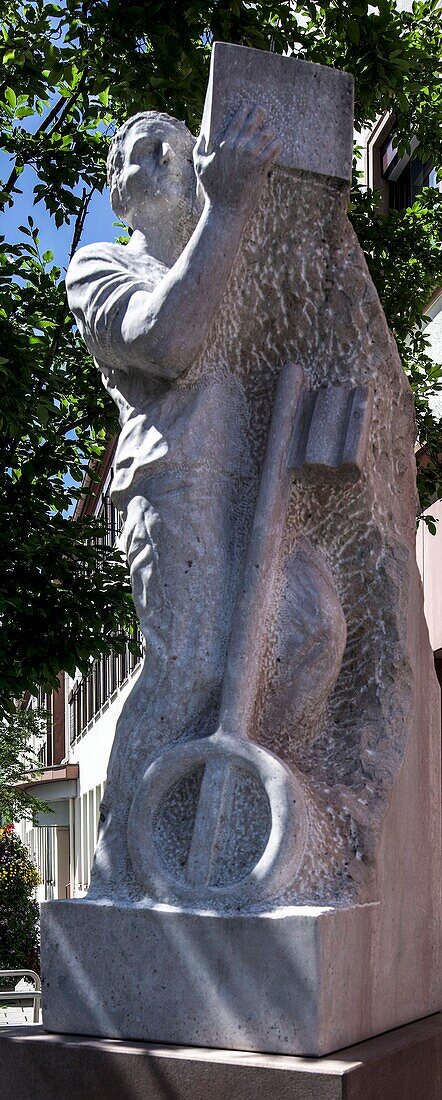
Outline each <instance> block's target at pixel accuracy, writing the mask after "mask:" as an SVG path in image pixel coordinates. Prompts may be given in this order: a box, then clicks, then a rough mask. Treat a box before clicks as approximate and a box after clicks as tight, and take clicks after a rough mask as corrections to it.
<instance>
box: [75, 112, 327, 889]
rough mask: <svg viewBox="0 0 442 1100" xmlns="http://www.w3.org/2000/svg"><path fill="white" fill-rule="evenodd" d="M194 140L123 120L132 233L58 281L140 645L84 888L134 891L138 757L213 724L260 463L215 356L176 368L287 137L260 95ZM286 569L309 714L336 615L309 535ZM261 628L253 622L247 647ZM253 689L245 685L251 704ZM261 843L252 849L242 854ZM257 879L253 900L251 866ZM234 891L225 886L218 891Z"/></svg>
mask: <svg viewBox="0 0 442 1100" xmlns="http://www.w3.org/2000/svg"><path fill="white" fill-rule="evenodd" d="M205 144H206V142H205V138H204V135H201V137H200V139H199V141H198V143H197V144H196V145H195V143H194V139H193V138H192V135H191V134H190V133H189V131H188V130H187V129H186V127H185V126H184V124H183V123H182V122H179V121H178V120H176V119H172V118H170V117H169V116H167V115H160V114H158V113H155V112H147V113H145V114H139V115H136V116H135V117H134V118H132V119H129V121H128V122H127V123H125V125H124V126H123V127H122V128H121V130H120V131H119V132H118V133H117V135H116V137H115V138H114V139H113V142H112V145H111V150H110V154H109V161H108V176H109V189H110V196H111V202H112V206H113V209H114V212H115V213H116V214H117V216H118V217H121V218H123V219H124V220H125V221H126V222H127V224H128V225H130V226H131V228H132V230H133V234H132V236H131V239H130V242H129V244H128V245H127V246H125V247H124V246H122V245H118V244H116V245H112V244H107V243H104V244H101V245H89V246H87V247H86V248H82V249H80V250H79V252H77V254H76V255H75V257H74V259H73V261H72V263H71V264H70V267H69V271H68V275H67V280H66V285H67V292H68V299H69V303H70V306H71V308H72V310H73V313H74V316H75V318H76V321H77V324H78V326H79V329H80V332H81V334H82V336H83V338H84V340H85V342H86V344H87V347H88V349H89V351H90V352H91V354H93V355H94V357H95V361H96V363H97V366H98V367H99V368H100V369H101V372H102V376H103V381H104V385H105V386H106V388H107V389H108V391H109V393H110V394H111V396H112V397H113V399H114V400H115V402H116V403H117V406H118V409H119V414H120V422H121V433H120V436H119V440H118V446H117V452H116V457H115V474H114V479H113V484H112V498H113V501H114V503H115V504H116V505H117V507H118V508H119V509H121V510H122V512H123V515H124V530H123V542H124V545H125V550H126V553H127V557H128V561H129V565H130V571H131V581H132V589H133V596H134V602H135V606H136V610H137V614H138V617H139V620H140V625H141V628H142V631H143V634H144V636H145V639H146V645H147V650H146V659H145V667H144V671H143V674H142V677H141V681H140V684H139V686H138V687H137V689H136V691H135V693H134V697H133V698H131V700H130V703H129V707H128V708H126V710H125V712H124V715H123V718H122V720H120V723H119V727H118V731H117V737H116V740H115V744H114V748H113V754H112V760H111V765H110V768H109V776H108V782H107V791H106V796H105V799H104V803H103V807H102V825H103V828H102V831H101V840H100V850H99V853H98V854H97V859H96V861H95V866H94V871H93V884H92V887H91V895H92V894H93V895H94V896H95V895H97V893H98V894H99V895H100V894H103V892H104V894H106V892H108V891H109V878H111V881H112V896H115V894H116V895H117V896H118V894H120V895H121V896H125V895H126V893H127V892H129V893H131V894H132V893H134V892H135V895H136V892H137V886H136V885H135V886H134V884H133V868H131V867H130V866H128V865H127V848H126V844H125V843H124V844H123V846H121V844H120V841H121V838H122V836H123V837H124V835H125V832H126V831H127V815H128V812H129V810H130V806H131V803H132V799H133V793H134V785H136V784H137V782H139V776H140V769H141V770H142V771H144V769H145V768H146V766H147V765H148V763H149V762H150V761H152V759H154V758H155V757H156V756H157V755H158V750H159V749H160V748H161V747H162V746H164V745H169V744H171V743H172V744H175V743H176V741H177V740H181V739H185V740H187V738H188V737H189V733H190V732H191V733H192V735H195V734H196V735H198V734H199V732H203V731H204V732H207V731H208V730H210V729H211V726H213V721H214V717H215V720H216V714H217V709H218V706H219V696H220V689H221V684H222V681H223V675H224V668H225V654H226V648H227V642H228V637H229V632H230V630H231V624H232V612H233V607H234V601H235V594H236V591H237V587H238V583H239V580H240V576H241V563H242V559H243V557H244V552H245V547H246V544H247V537H248V529H249V525H250V518H251V514H252V511H251V510H252V507H253V503H254V498H256V487H257V474H258V472H259V468H258V461H257V458H258V459H259V460H261V461H262V454H259V455H258V456H257V455H256V454H253V450H254V447H255V441H254V438H253V437H254V434H255V428H254V427H253V425H252V426H251V425H250V410H249V408H248V407H247V405H248V403H247V399H246V398H245V395H244V393H243V392H242V386H241V383H240V380H236V379H235V378H234V377H233V378H232V376H231V375H230V374H229V373H228V372H227V371H226V370H225V369H223V365H222V363H220V364H219V366H218V369H217V371H216V373H215V372H213V370H211V371H207V374H206V372H205V370H204V369H203V371H202V374H201V377H199V378H198V381H197V382H195V380H194V379H190V381H189V382H187V378H188V376H189V371H190V368H191V367H192V364H193V363H194V362H195V360H197V359H198V357H199V356H200V355H201V350H202V349H203V348H204V346H205V344H206V342H207V340H208V339H209V340H210V335H209V334H210V328H211V325H212V323H213V320H214V318H215V316H216V313H217V311H218V309H219V305H220V301H221V299H222V296H223V293H224V290H225V287H226V283H227V281H228V279H229V276H230V274H231V271H232V266H233V263H234V260H235V257H236V254H237V251H238V247H239V243H240V240H241V236H242V233H243V230H244V227H245V226H246V225H247V223H248V222H249V221H250V218H251V216H252V214H253V212H254V211H255V209H256V207H257V204H258V202H259V199H260V195H261V193H262V190H263V188H264V186H265V184H266V183H267V181H268V177H269V174H270V170H271V165H272V163H273V161H274V159H275V157H276V156H278V154H280V153H281V151H282V143H281V142H280V141H279V140H278V139H277V138H276V137H275V133H274V131H273V130H272V129H271V128H269V127H268V126H267V125H266V112H265V111H264V110H263V108H261V107H259V106H258V107H256V106H255V107H254V106H252V105H251V104H250V103H249V102H247V101H244V102H243V103H242V104H241V105H240V107H239V108H238V109H237V111H236V112H235V113H234V115H233V117H232V119H231V120H230V122H229V123H228V125H227V128H226V130H225V133H223V135H222V140H220V141H219V142H218V143H217V145H216V148H215V149H214V151H213V152H210V153H209V154H207V153H206V152H205ZM288 388H289V389H290V385H289V387H288ZM292 389H293V390H294V391H295V390H296V385H295V386H294V387H293V386H292ZM292 419H293V418H292ZM291 427H292V423H291V422H289V423H288V432H289V435H288V437H287V440H286V449H287V448H288V444H289V442H290V435H291ZM276 431H278V428H276ZM284 457H285V456H284ZM279 491H280V489H279V486H278V485H276V487H275V495H276V494H277V493H278V492H279ZM272 556H273V557H275V553H274V547H273V551H272V549H271V551H270V557H272ZM293 573H294V576H293V582H294V585H295V587H296V589H297V590H298V591H299V607H298V608H297V619H298V622H297V625H296V627H295V628H293V627H292V631H293V629H295V633H296V632H297V636H296V645H295V646H294V652H293V657H294V660H295V662H296V666H297V672H296V677H297V683H296V691H295V692H294V693H293V700H292V706H293V705H294V706H295V707H296V708H297V711H298V718H299V719H301V720H302V716H303V709H304V707H305V705H306V703H307V706H308V708H309V709H315V708H316V707H317V705H318V702H320V699H321V698H322V697H324V696H325V694H326V692H327V690H328V689H329V688H330V686H331V684H332V683H333V682H334V680H335V679H336V676H337V674H338V671H339V668H340V664H341V659H342V654H343V650H344V646H345V637H346V627H345V620H344V616H343V612H342V609H341V606H340V603H339V599H338V596H337V594H336V595H334V594H333V595H334V598H333V595H332V592H333V583H332V581H331V578H329V577H326V564H325V561H324V560H322V559H321V560H319V558H318V559H317V560H315V552H314V549H313V547H312V546H311V545H310V546H309V547H308V548H306V546H305V545H304V546H303V547H302V548H301V546H300V548H299V552H298V555H297V560H296V566H295V568H294V570H293ZM267 574H268V565H267ZM266 583H267V584H269V578H268V575H267V582H266ZM295 598H296V596H295ZM301 603H303V604H304V608H303V609H301ZM263 629H264V628H263V624H260V623H259V622H257V623H256V624H255V630H254V634H255V637H254V638H253V639H251V640H252V642H253V646H255V648H256V641H257V638H256V634H257V632H259V630H263ZM290 641H291V645H292V646H293V643H294V639H293V637H291V639H290ZM248 657H249V660H250V659H251V654H248ZM292 663H293V662H292ZM319 665H320V674H319V677H317V678H316V682H315V671H316V670H317V669H318V668H319ZM247 675H249V674H247ZM256 687H257V685H255V693H256ZM318 697H319V698H318ZM137 698H141V699H142V715H143V716H142V721H141V723H140V722H137V714H136V711H135V706H134V704H135V699H137ZM295 699H296V702H295ZM166 700H167V706H165V701H166ZM255 701H256V700H255V698H254V694H253V691H252V698H251V703H250V705H251V708H252V709H253V706H254V703H255ZM250 720H251V715H249V721H250ZM123 769H124V776H123V777H122V774H121V773H122V771H123ZM232 794H233V792H232ZM255 796H256V791H254V797H255ZM131 831H132V830H131ZM144 832H145V830H144V827H143V835H144ZM175 840H176V841H178V838H177V837H176V838H175ZM121 847H122V851H121ZM258 847H259V845H258ZM256 854H257V853H256V852H255V849H253V850H252V852H250V853H249V857H248V858H249V860H250V861H251V863H252V866H253V860H254V856H255V855H256ZM220 859H221V860H222V856H220ZM255 862H256V860H255ZM242 869H243V870H244V868H242ZM242 877H243V876H242V874H240V875H239V879H240V881H241V880H242ZM272 881H273V879H272ZM256 892H258V894H259V893H260V894H261V895H262V900H264V894H265V891H263V884H262V880H261V878H260V880H259V883H258V884H257V890H254V891H253V893H254V894H255V893H256ZM241 893H243V891H241ZM237 898H238V892H237V891H234V892H233V894H232V893H231V891H229V893H228V897H227V899H226V901H227V903H228V902H229V900H230V901H231V902H232V903H236V901H237ZM200 900H201V898H200ZM217 900H219V897H218V895H217Z"/></svg>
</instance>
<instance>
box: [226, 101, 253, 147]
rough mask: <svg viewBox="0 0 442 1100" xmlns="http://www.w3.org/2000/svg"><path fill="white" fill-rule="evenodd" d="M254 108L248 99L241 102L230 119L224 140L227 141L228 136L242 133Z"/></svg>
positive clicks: (234, 136) (231, 136) (232, 136)
mask: <svg viewBox="0 0 442 1100" xmlns="http://www.w3.org/2000/svg"><path fill="white" fill-rule="evenodd" d="M252 110H253V108H252V107H251V105H250V103H248V102H247V100H244V101H243V102H242V103H241V106H240V107H238V110H237V111H235V114H234V116H233V118H231V119H230V122H229V124H228V126H227V130H226V132H225V135H224V141H226V139H227V138H236V137H238V134H239V133H241V130H242V128H243V126H244V122H245V120H246V118H247V117H248V115H249V114H250V113H251V111H252Z"/></svg>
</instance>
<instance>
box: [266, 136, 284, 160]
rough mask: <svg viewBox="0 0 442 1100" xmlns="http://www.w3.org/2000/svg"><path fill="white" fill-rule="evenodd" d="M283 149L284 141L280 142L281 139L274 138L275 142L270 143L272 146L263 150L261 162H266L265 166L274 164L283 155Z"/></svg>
mask: <svg viewBox="0 0 442 1100" xmlns="http://www.w3.org/2000/svg"><path fill="white" fill-rule="evenodd" d="M283 148H284V146H283V144H282V141H280V139H279V138H274V139H273V141H271V142H270V145H267V146H266V147H265V148H264V149H263V151H262V153H261V160H263V161H264V164H272V163H273V161H274V160H276V158H277V157H279V156H280V155H281V153H282V150H283Z"/></svg>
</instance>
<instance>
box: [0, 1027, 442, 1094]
mask: <svg viewBox="0 0 442 1100" xmlns="http://www.w3.org/2000/svg"><path fill="white" fill-rule="evenodd" d="M0 1075H1V1080H2V1083H3V1087H4V1090H5V1095H8V1096H13V1097H14V1100H29V1098H30V1097H31V1096H32V1100H60V1097H63V1100H74V1097H75V1100H77V1097H80V1096H81V1097H83V1096H84V1097H87V1100H206V1097H208V1096H210V1097H211V1098H212V1100H226V1097H229V1096H234V1097H235V1098H236V1100H416V1097H418V1098H419V1100H440V1095H441V1089H442V1020H441V1017H440V1015H438V1016H433V1017H430V1018H429V1019H426V1020H421V1021H420V1022H419V1023H416V1024H411V1025H410V1026H409V1027H403V1028H400V1029H398V1030H396V1031H391V1032H390V1033H389V1034H388V1035H382V1036H380V1037H379V1038H377V1039H372V1040H370V1041H369V1042H366V1043H361V1044H360V1045H359V1046H354V1047H350V1048H347V1049H346V1050H340V1051H339V1052H338V1053H337V1054H336V1055H335V1056H334V1057H332V1058H320V1059H316V1058H289V1057H281V1056H278V1055H265V1054H261V1055H259V1054H258V1055H256V1054H247V1053H234V1052H230V1051H227V1050H210V1051H208V1050H198V1049H193V1050H190V1049H185V1048H183V1047H165V1046H148V1045H147V1044H144V1043H127V1042H126V1043H125V1042H109V1041H106V1040H105V1039H101V1040H95V1041H94V1040H92V1039H86V1038H84V1037H79V1038H74V1037H72V1036H63V1037H62V1036H59V1035H53V1034H49V1035H48V1034H45V1033H44V1032H43V1031H42V1030H41V1029H40V1028H30V1027H27V1028H26V1027H22V1028H4V1029H0Z"/></svg>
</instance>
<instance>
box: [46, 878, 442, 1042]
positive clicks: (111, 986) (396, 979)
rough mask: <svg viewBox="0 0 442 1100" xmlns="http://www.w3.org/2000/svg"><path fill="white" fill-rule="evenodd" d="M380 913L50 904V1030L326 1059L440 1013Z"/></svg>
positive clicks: (370, 909) (372, 909)
mask: <svg viewBox="0 0 442 1100" xmlns="http://www.w3.org/2000/svg"><path fill="white" fill-rule="evenodd" d="M379 910H380V907H379V906H378V905H376V904H372V905H365V906H354V907H353V908H349V909H345V910H344V909H342V910H338V909H331V908H330V909H325V908H323V909H321V908H319V907H318V908H316V907H308V906H305V907H300V908H299V909H296V908H288V909H285V910H280V911H278V912H277V913H273V914H260V915H248V916H242V915H239V914H238V915H236V916H235V915H233V916H228V917H227V916H217V915H215V914H214V915H211V914H209V913H198V912H187V913H185V912H182V911H179V910H176V909H172V908H168V907H166V906H157V907H154V908H146V907H142V908H141V907H140V908H137V907H134V906H122V905H120V906H118V905H115V904H113V905H106V904H104V903H100V902H93V901H89V900H88V899H84V900H76V901H59V902H57V901H53V902H47V903H46V904H44V905H43V906H42V936H41V939H42V1004H43V1024H44V1027H45V1028H46V1030H48V1031H58V1032H66V1033H75V1034H83V1035H99V1036H106V1037H107V1038H116V1039H127V1038H129V1039H141V1040H145V1041H148V1042H160V1043H174V1044H180V1045H186V1046H189V1045H190V1046H206V1047H216V1048H220V1047H221V1048H226V1049H228V1050H253V1051H264V1052H270V1053H275V1054H303V1055H318V1056H319V1055H324V1054H327V1053H329V1052H330V1051H332V1050H337V1049H339V1048H340V1047H343V1046H348V1045H350V1044H351V1043H355V1042H359V1041H361V1040H363V1039H366V1038H367V1037H370V1036H372V1035H376V1034H380V1033H382V1032H384V1031H386V1030H388V1029H389V1028H392V1027H395V1026H398V1025H402V1024H405V1023H408V1022H410V1021H411V1020H416V1019H417V1018H419V1017H423V1016H426V1015H429V1014H430V1012H434V1011H437V1010H438V1009H439V1008H440V1004H439V1001H438V1000H437V1001H436V1003H431V996H430V994H429V984H428V981H427V984H426V983H425V981H424V980H423V978H426V979H428V977H429V976H428V975H425V974H424V975H422V973H420V971H419V965H418V963H417V961H416V957H413V953H412V952H408V953H407V954H406V958H405V960H404V961H405V962H406V966H405V967H404V971H405V975H406V986H405V985H404V983H403V982H402V980H401V974H400V969H399V967H398V961H397V954H396V953H395V950H394V948H395V944H394V942H393V941H392V942H391V943H390V940H389V939H387V938H384V942H383V943H382V941H381V940H380V937H379ZM392 931H393V934H394V931H395V930H394V929H393V930H392ZM376 943H377V944H378V950H377V955H376V956H375V955H374V952H373V944H376ZM433 1000H434V994H433Z"/></svg>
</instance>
